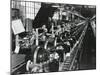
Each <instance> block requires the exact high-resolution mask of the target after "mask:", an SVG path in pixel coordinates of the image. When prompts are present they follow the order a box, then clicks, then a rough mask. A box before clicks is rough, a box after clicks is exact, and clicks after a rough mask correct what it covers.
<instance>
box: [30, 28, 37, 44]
mask: <svg viewBox="0 0 100 75" xmlns="http://www.w3.org/2000/svg"><path fill="white" fill-rule="evenodd" d="M35 38H36V32H35V30H34V29H33V30H32V37H31V39H30V44H31V45H32V44H33V43H34V40H35Z"/></svg>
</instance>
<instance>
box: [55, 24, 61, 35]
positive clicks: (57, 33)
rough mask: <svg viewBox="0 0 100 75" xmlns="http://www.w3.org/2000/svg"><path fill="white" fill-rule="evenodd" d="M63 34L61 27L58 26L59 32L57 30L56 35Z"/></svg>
mask: <svg viewBox="0 0 100 75" xmlns="http://www.w3.org/2000/svg"><path fill="white" fill-rule="evenodd" d="M61 33H62V29H61V26H60V25H58V26H57V30H56V35H59V34H61Z"/></svg>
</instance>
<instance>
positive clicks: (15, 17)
mask: <svg viewBox="0 0 100 75" xmlns="http://www.w3.org/2000/svg"><path fill="white" fill-rule="evenodd" d="M11 4H12V6H11V24H12V25H11V49H12V50H11V74H12V75H17V74H33V73H49V72H64V71H75V70H87V69H95V68H96V12H95V10H96V7H95V6H93V5H73V4H60V3H59V4H58V3H46V2H32V1H23V0H18V1H17V0H12V1H11ZM36 11H37V13H36ZM90 12H91V13H90ZM32 13H34V14H32ZM33 16H34V17H33Z"/></svg>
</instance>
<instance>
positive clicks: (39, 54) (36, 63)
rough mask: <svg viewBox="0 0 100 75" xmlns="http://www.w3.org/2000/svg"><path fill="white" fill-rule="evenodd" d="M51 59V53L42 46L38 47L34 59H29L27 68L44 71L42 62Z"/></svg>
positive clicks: (28, 69) (33, 70)
mask: <svg viewBox="0 0 100 75" xmlns="http://www.w3.org/2000/svg"><path fill="white" fill-rule="evenodd" d="M47 60H49V53H48V52H47V51H46V50H45V49H44V48H42V47H39V46H38V47H37V48H36V49H35V51H34V52H33V61H31V60H28V61H27V64H26V70H27V71H32V72H42V71H41V69H42V63H43V62H45V61H47Z"/></svg>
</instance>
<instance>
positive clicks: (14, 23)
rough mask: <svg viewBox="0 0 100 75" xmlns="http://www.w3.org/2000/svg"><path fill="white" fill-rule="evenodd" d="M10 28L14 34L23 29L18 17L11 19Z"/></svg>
mask: <svg viewBox="0 0 100 75" xmlns="http://www.w3.org/2000/svg"><path fill="white" fill-rule="evenodd" d="M12 30H13V32H14V34H15V35H16V34H19V33H22V32H24V31H25V29H24V26H23V24H22V22H21V20H20V19H18V20H14V21H12Z"/></svg>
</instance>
